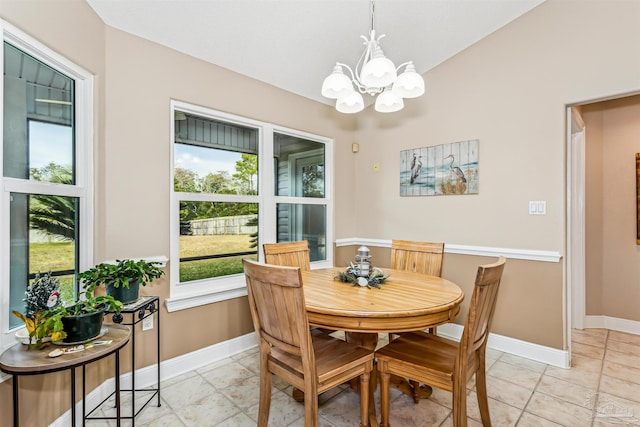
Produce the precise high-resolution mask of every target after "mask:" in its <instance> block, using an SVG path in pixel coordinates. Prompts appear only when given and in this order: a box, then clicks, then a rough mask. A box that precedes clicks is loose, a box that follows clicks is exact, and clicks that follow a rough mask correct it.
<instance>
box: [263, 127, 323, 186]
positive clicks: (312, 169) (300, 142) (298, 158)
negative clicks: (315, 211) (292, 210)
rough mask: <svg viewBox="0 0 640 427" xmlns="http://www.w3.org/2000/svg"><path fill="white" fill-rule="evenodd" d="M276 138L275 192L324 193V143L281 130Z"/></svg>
mask: <svg viewBox="0 0 640 427" xmlns="http://www.w3.org/2000/svg"><path fill="white" fill-rule="evenodd" d="M273 138H274V148H273V153H274V154H273V156H274V162H275V165H274V166H275V170H276V174H275V175H276V187H275V188H276V195H277V196H292V197H324V195H325V182H324V181H325V177H324V171H325V166H324V165H325V147H324V144H323V143H320V142H315V141H309V140H307V139H303V138H300V137H295V136H291V135H284V134H279V133H274V135H273Z"/></svg>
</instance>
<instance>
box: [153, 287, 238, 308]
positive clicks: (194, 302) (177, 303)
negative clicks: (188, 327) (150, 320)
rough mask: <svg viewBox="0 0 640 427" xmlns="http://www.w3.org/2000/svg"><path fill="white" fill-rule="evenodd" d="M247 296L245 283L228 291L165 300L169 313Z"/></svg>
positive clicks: (221, 290)
mask: <svg viewBox="0 0 640 427" xmlns="http://www.w3.org/2000/svg"><path fill="white" fill-rule="evenodd" d="M246 295H247V287H246V284H245V283H241V284H239V285H235V286H230V287H228V288H226V289H220V290H216V291H211V292H208V293H204V294H202V293H200V294H193V295H179V296H175V297H171V298H167V299H166V300H165V306H166V307H167V311H168V312H169V313H172V312H174V311H180V310H186V309H189V308H194V307H199V306H201V305H206V304H213V303H216V302H221V301H226V300H229V299H233V298H240V297H243V296H246Z"/></svg>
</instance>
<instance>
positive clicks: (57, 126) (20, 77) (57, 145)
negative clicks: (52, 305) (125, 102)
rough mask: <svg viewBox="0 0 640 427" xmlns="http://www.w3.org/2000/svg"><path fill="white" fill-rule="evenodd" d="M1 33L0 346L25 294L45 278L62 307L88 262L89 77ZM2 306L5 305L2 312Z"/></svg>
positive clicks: (31, 43) (10, 32) (15, 323)
mask: <svg viewBox="0 0 640 427" xmlns="http://www.w3.org/2000/svg"><path fill="white" fill-rule="evenodd" d="M0 25H1V26H2V29H3V34H4V38H3V47H2V58H3V63H2V64H3V70H4V75H3V88H4V90H3V100H2V101H3V102H2V116H1V117H2V119H1V120H2V134H3V142H2V150H1V153H2V162H1V166H0V167H1V168H2V169H1V170H2V173H1V174H0V179H1V180H2V192H1V193H0V197H1V200H2V201H1V203H0V219H1V221H0V224H2V225H1V226H2V227H3V230H2V234H3V235H5V236H9V238H8V239H3V241H2V243H1V246H0V254H1V257H0V259H2V269H1V270H2V273H1V274H2V279H1V283H2V285H1V286H0V294H2V295H6V296H3V297H2V298H0V301H6V302H3V306H2V308H1V309H0V312H1V313H2V319H1V320H0V324H1V325H2V332H3V334H2V343H3V344H6V343H8V342H10V341H9V340H11V341H13V340H14V339H13V337H12V336H11V335H12V333H13V331H14V330H15V329H17V328H19V327H21V326H22V325H23V323H22V321H21V320H20V319H18V318H17V317H15V316H13V315H11V311H12V310H16V311H20V312H23V311H24V292H25V290H26V288H27V286H28V285H29V283H30V282H31V281H32V280H33V278H34V277H35V275H36V274H37V273H46V272H51V273H52V274H53V275H54V276H57V277H58V279H59V280H60V284H61V296H62V298H63V301H66V302H70V301H73V300H74V299H75V295H76V294H77V283H76V282H77V280H76V274H77V273H78V271H80V270H81V269H85V268H87V267H88V265H89V264H90V263H91V249H90V244H89V242H90V241H91V228H92V221H91V215H90V213H91V204H92V201H91V193H90V182H91V180H90V170H91V168H90V164H89V159H90V153H91V140H90V138H89V135H91V132H90V117H91V116H92V112H91V110H90V106H91V104H92V101H91V99H90V98H91V96H90V94H91V88H92V79H91V76H90V75H89V74H88V73H87V72H86V71H84V70H81V69H80V68H78V67H77V66H75V65H73V64H71V63H69V62H68V61H67V60H65V59H64V58H61V57H59V56H58V55H57V54H56V53H55V52H51V51H49V50H48V49H46V48H44V47H43V46H42V45H40V44H39V43H38V42H36V41H35V40H32V39H30V38H29V37H28V36H26V35H25V34H22V33H20V32H19V31H18V30H17V29H15V28H13V27H11V26H10V25H9V24H7V23H5V22H1V21H0ZM4 304H8V305H7V306H5V305H4Z"/></svg>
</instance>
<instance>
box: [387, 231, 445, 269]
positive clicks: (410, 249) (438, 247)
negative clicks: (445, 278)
mask: <svg viewBox="0 0 640 427" xmlns="http://www.w3.org/2000/svg"><path fill="white" fill-rule="evenodd" d="M443 254H444V243H431V242H412V241H408V240H393V241H392V242H391V268H392V269H395V270H406V271H412V272H416V273H422V274H428V275H430V276H438V277H440V276H441V274H442V257H443Z"/></svg>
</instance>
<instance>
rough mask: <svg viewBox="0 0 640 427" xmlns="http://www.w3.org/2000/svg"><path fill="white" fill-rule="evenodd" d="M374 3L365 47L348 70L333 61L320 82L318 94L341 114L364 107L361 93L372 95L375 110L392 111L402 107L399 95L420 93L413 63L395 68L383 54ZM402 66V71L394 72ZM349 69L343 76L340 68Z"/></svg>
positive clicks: (419, 80) (414, 96)
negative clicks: (334, 104) (375, 25)
mask: <svg viewBox="0 0 640 427" xmlns="http://www.w3.org/2000/svg"><path fill="white" fill-rule="evenodd" d="M374 17H375V5H374V2H373V1H372V2H371V29H370V31H369V37H368V38H367V37H366V36H360V37H361V38H362V39H363V40H364V43H363V44H364V45H365V46H366V47H365V50H364V52H362V55H361V56H360V59H358V62H357V64H356V67H355V70H352V69H351V67H349V66H348V65H347V64H343V63H341V62H336V65H335V66H334V67H333V71H332V73H331V74H330V75H329V76H328V77H327V78H326V79H324V82H323V83H322V96H324V97H326V98H331V99H335V100H336V110H338V111H340V112H341V113H357V112H359V111H362V110H363V109H364V100H363V98H362V94H363V93H367V94H369V95H371V96H376V95H377V98H376V103H375V109H376V111H379V112H381V113H393V112H395V111H399V110H402V108H404V101H403V100H402V98H417V97H418V96H420V95H422V94H423V93H424V80H423V78H422V76H421V75H420V74H418V73H417V72H416V67H415V66H414V65H413V62H411V61H409V62H405V63H402V64H400V65H399V66H398V67H396V66H395V65H394V64H393V62H392V61H391V60H390V59H388V58H386V57H385V56H384V53H383V52H382V48H381V47H380V40H381V39H382V38H383V37H384V36H385V35H384V34H382V35H380V36H379V37H378V38H376V30H375V28H374ZM402 67H405V68H404V72H403V73H402V74H400V75H398V72H399V71H400V69H401V68H402ZM345 68H346V69H347V70H348V71H349V75H350V76H347V75H346V74H345V73H344V69H345Z"/></svg>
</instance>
